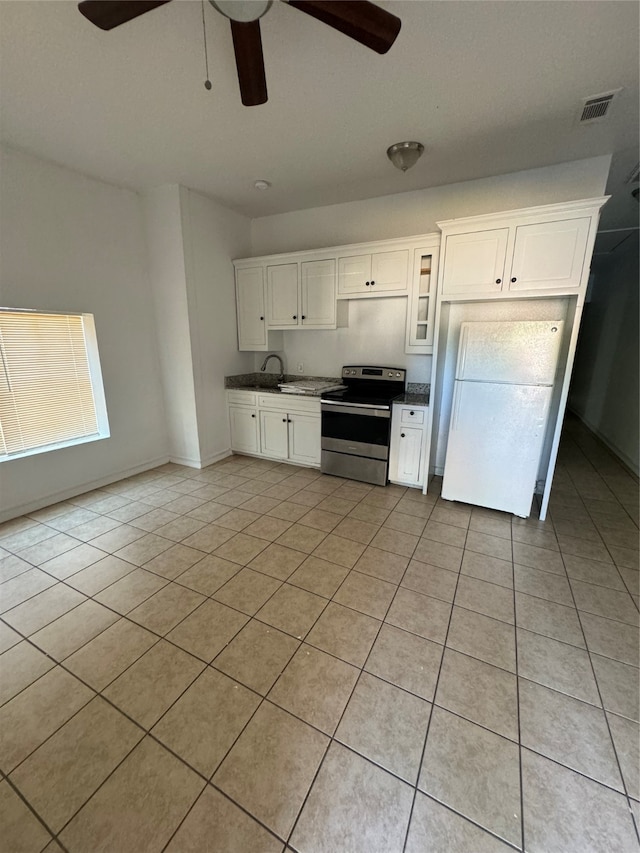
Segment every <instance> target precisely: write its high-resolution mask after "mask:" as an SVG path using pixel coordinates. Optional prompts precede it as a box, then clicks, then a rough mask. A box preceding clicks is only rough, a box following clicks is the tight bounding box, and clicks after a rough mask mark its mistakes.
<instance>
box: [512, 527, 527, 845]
mask: <svg viewBox="0 0 640 853" xmlns="http://www.w3.org/2000/svg"><path fill="white" fill-rule="evenodd" d="M512 529H513V525H512ZM511 557H512V562H511V572H512V577H513V644H514V652H515V667H516V712H517V715H518V774H519V779H520V847H521V849H522V850H526V849H527V848H526V833H525V820H524V774H523V769H522V721H521V719H520V667H519V659H518V612H517V609H516V567H515V562H514V560H515V555H514V552H513V539H512V540H511Z"/></svg>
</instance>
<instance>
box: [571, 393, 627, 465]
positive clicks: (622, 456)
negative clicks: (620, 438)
mask: <svg viewBox="0 0 640 853" xmlns="http://www.w3.org/2000/svg"><path fill="white" fill-rule="evenodd" d="M567 409H569V411H570V412H571V414H572V415H575V416H576V418H578V420H579V421H580V422H581V423H583V424H584V425H585V426H586V428H587V429H588V430H589V432H592V433H593V435H594V436H595V437H596V438H597V439H598V441H599V442H600V443H601V444H604V446H605V447H606V448H607V450H609V451H610V452H611V453H613V455H614V456H615V457H616V459H617V460H618V461H619V462H620V463H621V464H622V466H623V468H626V469H627V471H628V472H629V474H631V475H632V476H633V477H635V478H636V479H638V478H640V468H638V466H637V465H636V464H635V462H634V461H633V459H631V458H630V457H629V456H627V454H626V453H625V452H624V451H622V450H620V448H619V447H616V446H615V444H613V443H612V442H611V441H609V439H608V438H607V437H606V436H605V435H604V434H603V433H601V432H600V430H599V429H598V427H597V426H596V425H595V424H592V423H591V422H590V421H589V420H587V418H585V417H584V415H581V414H580V412H578V411H576V410H575V409H572V408H570V407H569V406H567Z"/></svg>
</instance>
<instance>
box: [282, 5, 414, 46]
mask: <svg viewBox="0 0 640 853" xmlns="http://www.w3.org/2000/svg"><path fill="white" fill-rule="evenodd" d="M288 2H289V6H293V7H294V8H295V9H299V10H300V11H301V12H305V13H306V14H307V15H311V16H312V17H313V18H317V19H318V20H319V21H322V22H323V23H325V24H328V25H329V26H330V27H333V29H334V30H338V31H339V32H341V33H344V35H345V36H349V38H352V39H355V40H356V41H359V42H360V44H363V45H364V46H365V47H369V48H371V50H375V52H376V53H386V52H387V51H388V50H389V48H390V47H391V45H392V44H393V43H394V41H395V40H396V37H397V35H398V33H399V32H400V27H401V26H402V21H401V20H400V18H398V17H396V15H392V14H391V12H387V11H386V10H385V9H381V8H380V7H379V6H376V5H375V4H374V3H369V2H367V0H288Z"/></svg>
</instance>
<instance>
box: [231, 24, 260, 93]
mask: <svg viewBox="0 0 640 853" xmlns="http://www.w3.org/2000/svg"><path fill="white" fill-rule="evenodd" d="M230 23H231V34H232V36H233V49H234V51H235V54H236V68H237V69H238V83H239V84H240V97H241V98H242V103H243V104H244V105H245V107H255V106H257V105H258V104H264V103H266V101H267V80H266V78H265V74H264V59H263V57H262V38H261V37H260V21H248V22H246V23H245V22H241V21H230Z"/></svg>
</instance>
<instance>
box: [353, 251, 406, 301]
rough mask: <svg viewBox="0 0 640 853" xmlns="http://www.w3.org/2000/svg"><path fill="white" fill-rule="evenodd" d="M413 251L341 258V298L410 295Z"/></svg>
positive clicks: (375, 253)
mask: <svg viewBox="0 0 640 853" xmlns="http://www.w3.org/2000/svg"><path fill="white" fill-rule="evenodd" d="M408 270H409V250H408V249H399V250H396V251H388V252H374V253H372V254H360V255H342V256H339V257H338V297H339V298H340V297H342V298H343V299H344V298H350V299H351V298H353V297H357V296H373V297H375V296H376V295H379V294H390V295H394V294H395V295H400V294H401V293H406V292H407V276H408Z"/></svg>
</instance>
